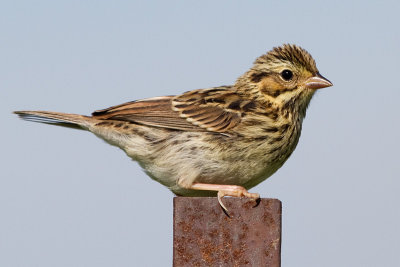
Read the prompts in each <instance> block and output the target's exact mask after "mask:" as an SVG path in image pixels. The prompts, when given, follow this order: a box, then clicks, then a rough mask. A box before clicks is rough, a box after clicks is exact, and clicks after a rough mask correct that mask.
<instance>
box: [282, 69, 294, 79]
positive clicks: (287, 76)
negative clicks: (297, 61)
mask: <svg viewBox="0 0 400 267" xmlns="http://www.w3.org/2000/svg"><path fill="white" fill-rule="evenodd" d="M281 77H282V79H284V80H285V81H290V80H291V79H292V77H293V72H292V71H290V70H283V71H282V72H281Z"/></svg>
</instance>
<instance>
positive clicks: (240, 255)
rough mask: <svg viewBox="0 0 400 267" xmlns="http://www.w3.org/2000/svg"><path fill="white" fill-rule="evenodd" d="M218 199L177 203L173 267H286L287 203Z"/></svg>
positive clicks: (186, 199)
mask: <svg viewBox="0 0 400 267" xmlns="http://www.w3.org/2000/svg"><path fill="white" fill-rule="evenodd" d="M223 201H224V203H225V205H226V207H227V208H228V210H229V217H228V216H227V215H226V214H225V213H224V212H223V211H222V209H221V207H220V206H219V204H218V201H217V199H216V198H213V197H175V198H174V256H173V266H174V267H182V266H229V267H232V266H240V267H241V266H269V267H278V266H280V262H281V259H280V256H281V214H282V204H281V202H280V201H279V200H277V199H265V198H263V199H261V202H260V203H259V205H258V206H257V207H254V204H255V203H254V201H250V200H248V199H245V198H227V197H226V198H224V199H223Z"/></svg>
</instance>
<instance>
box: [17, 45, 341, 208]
mask: <svg viewBox="0 0 400 267" xmlns="http://www.w3.org/2000/svg"><path fill="white" fill-rule="evenodd" d="M332 85H333V84H332V83H331V82H330V81H329V80H328V79H326V78H324V77H323V76H322V75H321V74H320V73H319V71H318V69H317V66H316V63H315V60H314V59H313V57H312V56H311V55H310V53H308V52H307V51H306V50H305V49H303V48H301V47H300V46H297V45H294V44H283V45H281V46H278V47H274V48H273V49H272V50H270V51H268V52H267V53H265V54H263V55H261V56H260V57H258V58H257V59H256V60H255V61H254V63H253V65H252V67H251V68H250V69H249V70H248V71H246V72H245V73H244V74H243V75H241V76H240V77H239V78H238V79H237V80H236V82H235V83H234V84H233V85H225V86H218V87H212V88H206V89H197V90H192V91H187V92H185V93H182V94H179V95H169V96H160V97H153V98H147V99H142V100H136V101H131V102H127V103H124V104H120V105H116V106H112V107H109V108H106V109H102V110H97V111H94V112H93V113H92V114H91V116H86V115H78V114H70V113H60V112H51V111H15V112H14V113H15V114H17V115H18V116H19V117H20V118H22V119H25V120H28V121H34V122H41V123H46V124H52V125H56V126H63V127H69V128H75V129H82V130H86V131H90V132H92V133H93V134H95V135H96V136H97V137H99V138H101V139H103V140H104V141H106V142H107V143H109V144H111V145H113V146H116V147H119V148H121V149H122V150H123V151H124V152H125V153H126V154H127V155H128V156H129V157H130V158H132V159H133V160H134V161H137V162H138V163H139V164H140V166H141V167H142V168H143V170H144V171H145V172H146V173H147V175H148V176H150V177H151V178H152V179H154V180H155V181H157V182H159V183H161V184H162V185H164V186H166V187H167V188H168V189H170V190H171V191H172V192H173V193H174V194H175V195H177V196H217V197H218V202H219V204H220V205H221V207H222V208H223V209H224V210H225V211H227V208H226V206H225V205H224V203H223V201H222V199H223V197H224V196H231V197H246V198H249V199H251V200H259V198H260V195H259V194H258V193H250V192H248V190H249V189H250V188H252V187H254V186H256V185H258V184H259V183H261V182H262V181H264V180H265V179H267V178H268V177H270V176H271V175H272V174H274V173H275V172H276V171H277V170H278V169H279V168H280V167H281V166H282V165H283V164H284V163H285V162H286V160H287V159H288V158H289V157H290V155H291V154H292V152H293V151H294V149H295V147H296V145H297V143H298V141H299V138H300V134H301V129H302V122H303V119H304V117H305V115H306V110H307V107H308V106H309V103H310V101H311V99H312V97H313V95H314V94H315V92H316V91H317V90H319V89H321V88H325V87H329V86H332Z"/></svg>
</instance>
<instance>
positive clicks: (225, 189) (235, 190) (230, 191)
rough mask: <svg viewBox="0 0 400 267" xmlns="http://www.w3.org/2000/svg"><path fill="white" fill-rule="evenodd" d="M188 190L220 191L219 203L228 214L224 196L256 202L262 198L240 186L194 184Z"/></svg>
mask: <svg viewBox="0 0 400 267" xmlns="http://www.w3.org/2000/svg"><path fill="white" fill-rule="evenodd" d="M188 189H194V190H207V191H218V202H219V204H220V205H221V207H222V208H223V209H224V210H225V211H226V212H227V211H228V209H227V208H226V207H225V205H224V203H222V198H223V197H224V196H230V197H248V198H251V199H253V200H256V201H257V200H258V199H259V198H260V195H259V194H257V193H249V192H247V190H246V189H245V188H244V187H243V186H239V185H221V184H202V183H194V184H192V185H191V186H190V187H189V188H188Z"/></svg>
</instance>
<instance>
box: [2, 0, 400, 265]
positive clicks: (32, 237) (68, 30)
mask: <svg viewBox="0 0 400 267" xmlns="http://www.w3.org/2000/svg"><path fill="white" fill-rule="evenodd" d="M399 10H400V4H399V2H398V1H382V2H377V1H376V2H372V1H370V2H368V1H353V2H348V1H346V2H344V1H343V3H340V2H335V1H330V2H327V3H325V4H323V3H320V2H319V1H315V2H313V1H273V2H272V1H271V2H269V1H141V2H139V1H118V0H117V1H42V0H41V1H3V2H2V4H1V8H0V33H1V34H0V88H1V90H0V99H1V100H0V103H1V105H0V118H1V122H2V124H3V127H2V131H1V142H2V144H1V147H2V152H1V153H0V157H1V161H0V162H1V175H0V214H1V215H0V266H18V267H19V266H41V267H45V266H171V264H172V197H173V195H172V193H170V192H169V191H168V190H167V189H166V188H164V187H163V186H161V185H160V184H158V183H156V182H154V181H152V180H151V179H150V178H148V177H147V176H146V175H145V174H144V173H143V172H142V171H141V169H140V167H139V166H138V165H137V164H136V163H134V162H132V161H131V160H130V159H129V158H128V157H126V155H125V154H124V153H123V152H122V151H120V150H118V149H116V148H115V147H111V146H109V145H107V144H105V143H104V142H102V141H101V140H99V139H97V138H96V137H95V136H93V135H92V134H90V133H87V132H83V131H74V130H70V129H64V128H57V127H51V126H47V125H41V124H34V123H29V122H23V121H21V120H18V119H17V117H16V116H14V115H12V114H11V112H12V111H13V110H19V109H44V110H53V111H63V112H71V113H81V114H90V112H92V111H93V110H96V109H101V108H105V107H108V106H111V105H115V104H119V103H122V102H126V101H130V100H134V99H140V98H146V97H152V96H158V95H170V94H178V93H181V92H184V91H186V90H191V89H198V88H204V87H211V86H218V85H224V84H232V83H233V82H234V81H235V79H236V78H237V77H238V76H239V75H241V74H242V73H243V72H245V71H246V70H247V68H248V67H250V66H251V64H252V62H253V60H254V59H255V58H256V57H258V56H259V55H261V54H263V53H265V52H266V51H268V50H269V49H271V48H272V47H273V46H277V45H280V44H282V43H286V42H290V43H296V44H298V45H301V46H303V47H304V48H305V49H307V50H308V51H309V52H310V53H311V54H312V55H313V56H314V58H315V59H316V61H317V65H318V67H319V69H320V71H321V73H322V74H323V75H324V76H325V77H327V78H328V79H330V80H331V81H332V82H333V83H334V87H330V88H326V89H323V90H321V91H320V92H318V94H317V95H316V96H315V98H314V99H313V101H312V103H311V106H310V108H309V110H308V114H307V118H306V120H305V122H304V127H303V133H302V137H301V139H300V142H299V145H298V147H297V149H296V151H295V152H294V153H293V155H292V157H291V158H290V159H289V160H288V161H287V163H286V164H285V165H284V167H282V168H281V169H280V170H279V171H278V172H277V173H276V174H275V175H273V176H272V177H271V178H269V179H268V180H267V181H265V182H263V183H262V184H260V185H259V186H257V187H255V188H254V189H253V190H252V192H258V193H260V194H261V196H262V197H273V198H279V199H280V200H281V201H282V202H283V241H282V263H283V266H307V267H309V266H399V265H400V257H399V246H400V244H399V243H400V241H399V240H400V231H399V225H400V214H399V207H398V205H399V203H400V195H399V191H400V181H399V178H400V162H399V149H400V144H399V140H398V139H399V137H400V126H399V115H400V112H399V108H398V107H399V102H398V99H400V86H399V82H398V79H397V77H398V76H399V74H398V71H399V61H400V52H399V48H400V30H399V25H400V19H399Z"/></svg>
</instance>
